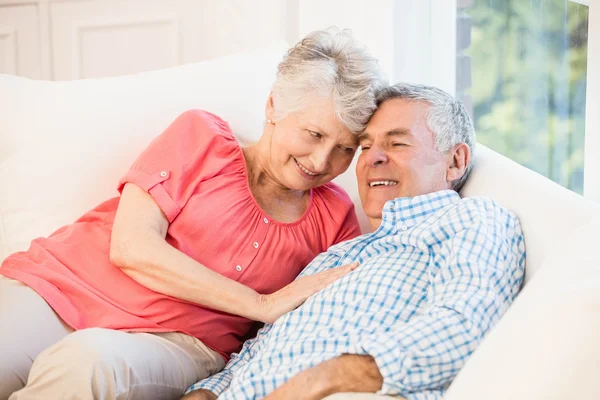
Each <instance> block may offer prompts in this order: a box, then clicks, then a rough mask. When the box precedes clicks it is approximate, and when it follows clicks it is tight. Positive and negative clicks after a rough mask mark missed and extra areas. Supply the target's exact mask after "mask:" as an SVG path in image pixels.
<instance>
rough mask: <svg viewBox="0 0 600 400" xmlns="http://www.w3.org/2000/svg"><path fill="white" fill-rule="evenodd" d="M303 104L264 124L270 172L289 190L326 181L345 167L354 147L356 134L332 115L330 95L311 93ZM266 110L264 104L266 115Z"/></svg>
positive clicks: (356, 142)
mask: <svg viewBox="0 0 600 400" xmlns="http://www.w3.org/2000/svg"><path fill="white" fill-rule="evenodd" d="M270 102H271V100H270V99H269V103H270ZM307 104H309V105H308V106H307V107H305V108H304V109H302V110H300V111H298V112H294V113H290V114H288V115H287V116H285V117H284V118H283V119H280V120H277V121H274V122H272V123H271V124H267V126H266V130H267V132H266V133H267V134H268V135H269V137H270V157H271V160H270V161H271V165H270V167H271V170H272V173H273V175H274V176H275V179H276V180H277V181H279V183H280V184H281V185H282V186H284V187H286V188H288V189H292V190H308V189H311V188H314V187H317V186H320V185H323V184H325V183H327V182H330V181H331V180H332V179H334V178H335V177H336V176H338V175H340V174H341V173H343V172H344V171H346V169H348V166H349V165H350V163H351V162H352V158H353V157H354V153H355V152H356V148H357V147H358V140H357V138H356V136H355V135H353V134H352V133H351V132H350V131H349V130H348V128H346V127H345V126H344V125H343V124H342V123H341V122H339V121H338V119H337V118H336V117H335V115H334V111H333V102H332V100H331V99H330V98H323V97H319V96H314V97H313V98H311V99H310V101H309V102H307ZM270 114H272V110H270V105H269V104H267V117H268V118H271V117H270ZM271 119H272V118H271Z"/></svg>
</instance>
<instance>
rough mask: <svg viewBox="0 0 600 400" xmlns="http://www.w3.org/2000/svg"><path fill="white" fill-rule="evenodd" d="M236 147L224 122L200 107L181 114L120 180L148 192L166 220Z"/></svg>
mask: <svg viewBox="0 0 600 400" xmlns="http://www.w3.org/2000/svg"><path fill="white" fill-rule="evenodd" d="M236 148H237V142H236V141H235V137H234V136H233V134H232V133H231V130H230V129H229V126H228V125H227V123H226V122H224V121H223V120H221V119H220V118H219V117H217V116H215V115H213V114H210V113H208V112H205V111H201V110H190V111H186V112H185V113H183V114H181V115H180V116H179V117H178V118H177V119H176V120H175V121H174V122H172V123H171V125H170V126H169V127H168V128H167V129H166V130H165V131H164V132H163V133H162V134H161V135H159V136H158V137H157V138H156V139H154V140H153V141H152V142H151V143H150V145H149V146H148V147H147V148H146V150H144V152H143V153H142V154H141V155H140V156H139V157H138V159H137V160H136V161H135V162H134V164H133V166H132V167H131V168H130V170H129V171H128V172H127V173H126V174H125V176H124V177H123V178H122V179H121V180H120V182H119V187H118V189H119V192H121V191H122V190H123V187H124V186H125V184H126V183H133V184H135V185H137V186H139V187H140V188H141V189H142V190H144V191H146V192H148V193H149V194H150V195H151V196H152V197H153V198H154V200H155V201H156V203H157V204H158V206H159V207H160V209H161V210H162V211H163V213H164V214H165V215H166V217H167V219H168V220H169V223H171V222H173V220H174V219H175V218H176V217H177V216H178V215H179V213H180V212H181V210H182V209H183V207H185V205H186V203H187V201H188V200H189V199H190V197H191V196H192V194H193V193H194V191H195V190H196V188H197V187H198V185H199V184H200V183H201V182H202V181H203V180H205V179H208V178H210V177H211V176H214V175H217V174H218V173H219V172H220V170H221V169H222V168H223V165H224V164H225V163H226V161H227V160H228V159H230V157H232V155H233V152H234V151H235V149H236Z"/></svg>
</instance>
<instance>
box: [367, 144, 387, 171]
mask: <svg viewBox="0 0 600 400" xmlns="http://www.w3.org/2000/svg"><path fill="white" fill-rule="evenodd" d="M387 162H388V156H387V153H386V152H385V150H384V149H382V148H381V147H379V146H375V145H373V146H371V148H370V149H369V151H368V152H367V163H368V164H369V166H371V167H377V166H379V165H383V164H386V163H387Z"/></svg>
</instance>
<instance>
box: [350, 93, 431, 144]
mask: <svg viewBox="0 0 600 400" xmlns="http://www.w3.org/2000/svg"><path fill="white" fill-rule="evenodd" d="M429 107H430V104H428V103H425V102H421V101H412V100H407V99H390V100H386V101H385V102H383V103H382V104H381V105H380V106H379V108H378V109H377V111H375V114H374V115H373V116H372V117H371V120H370V121H369V123H368V124H367V126H366V127H365V130H364V132H363V133H362V134H361V135H359V140H364V139H365V138H373V137H374V136H382V135H385V136H387V137H391V136H418V135H419V133H420V131H421V130H425V131H428V130H429V129H428V127H427V122H426V119H427V111H428V109H429ZM423 133H425V132H423Z"/></svg>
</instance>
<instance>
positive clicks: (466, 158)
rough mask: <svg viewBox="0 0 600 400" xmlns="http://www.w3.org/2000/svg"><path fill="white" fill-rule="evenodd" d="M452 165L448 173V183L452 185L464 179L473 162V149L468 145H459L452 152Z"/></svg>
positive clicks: (450, 164)
mask: <svg viewBox="0 0 600 400" xmlns="http://www.w3.org/2000/svg"><path fill="white" fill-rule="evenodd" d="M450 152H451V153H450V156H451V158H450V163H449V165H448V170H447V172H446V181H447V182H448V183H450V184H451V183H452V182H454V181H456V180H459V179H460V178H462V176H463V175H464V174H465V171H466V170H467V166H468V165H469V163H470V162H471V149H470V148H469V146H468V145H467V144H466V143H459V144H457V145H456V146H454V148H453V149H452V150H450Z"/></svg>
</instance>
